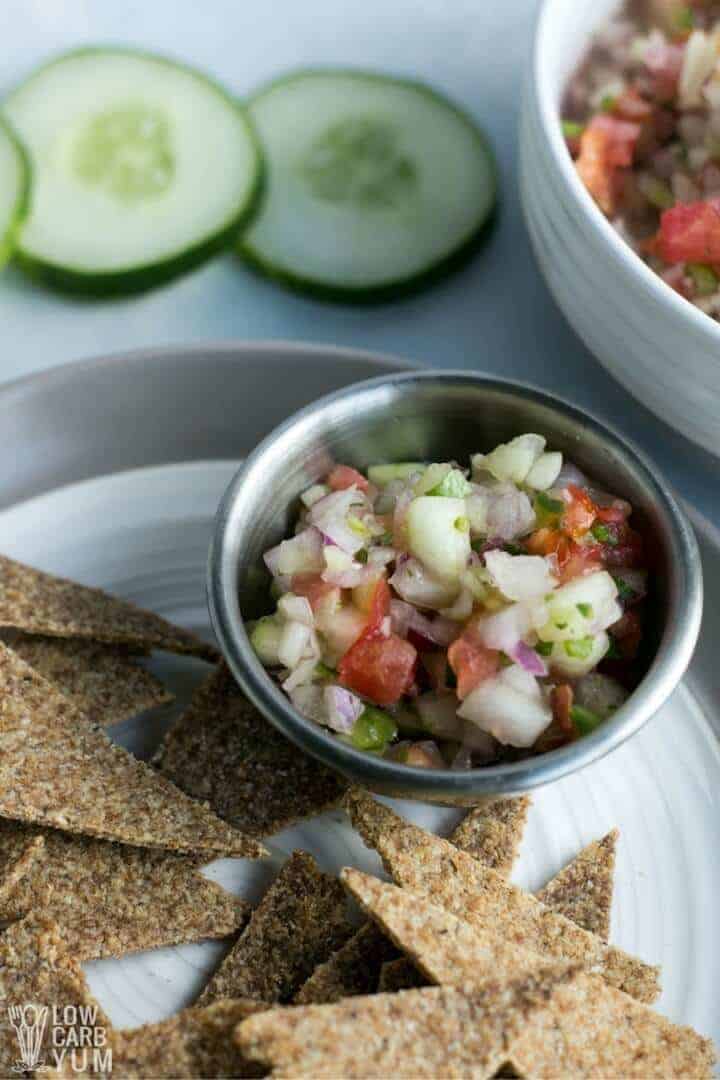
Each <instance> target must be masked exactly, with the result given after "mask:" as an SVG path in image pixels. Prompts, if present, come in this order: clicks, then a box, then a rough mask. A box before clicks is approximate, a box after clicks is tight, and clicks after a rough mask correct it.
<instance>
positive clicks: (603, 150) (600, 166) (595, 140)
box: [575, 126, 615, 214]
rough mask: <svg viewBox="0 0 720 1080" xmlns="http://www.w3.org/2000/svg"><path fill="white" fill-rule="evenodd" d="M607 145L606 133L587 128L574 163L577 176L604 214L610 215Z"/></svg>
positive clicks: (612, 202)
mask: <svg viewBox="0 0 720 1080" xmlns="http://www.w3.org/2000/svg"><path fill="white" fill-rule="evenodd" d="M609 145H610V137H609V135H608V133H607V132H606V131H602V130H600V129H598V128H593V127H592V126H588V127H586V128H585V130H584V131H583V133H582V135H581V136H580V153H579V154H578V156H577V159H576V161H575V168H576V169H577V171H578V176H579V177H580V179H581V180H582V182H583V184H584V185H585V187H586V188H587V190H588V191H589V192H590V194H591V195H592V197H593V199H594V200H595V202H596V203H597V204H598V206H599V207H600V209H601V210H602V211H603V213H604V214H611V213H612V212H613V207H614V205H615V192H614V185H613V168H612V166H611V165H610V162H609V160H608V147H609Z"/></svg>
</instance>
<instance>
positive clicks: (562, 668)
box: [548, 630, 610, 679]
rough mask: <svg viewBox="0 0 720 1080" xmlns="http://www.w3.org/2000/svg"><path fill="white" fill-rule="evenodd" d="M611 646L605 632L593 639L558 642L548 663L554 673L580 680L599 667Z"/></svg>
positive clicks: (554, 645)
mask: <svg viewBox="0 0 720 1080" xmlns="http://www.w3.org/2000/svg"><path fill="white" fill-rule="evenodd" d="M609 646H610V638H609V637H608V636H607V634H606V633H605V631H604V630H603V631H602V632H601V633H599V634H596V635H595V637H591V638H579V639H577V640H575V641H556V642H554V644H553V649H552V652H551V654H550V656H549V658H548V662H549V664H550V668H551V669H552V670H553V671H556V672H558V673H559V674H561V675H567V676H568V677H569V678H571V679H579V678H581V677H582V676H583V675H587V674H588V673H589V672H590V671H592V670H593V668H595V667H597V665H598V664H599V663H600V661H601V660H602V658H603V657H604V656H605V653H606V652H607V651H608V648H609ZM568 647H569V649H570V651H569V652H568Z"/></svg>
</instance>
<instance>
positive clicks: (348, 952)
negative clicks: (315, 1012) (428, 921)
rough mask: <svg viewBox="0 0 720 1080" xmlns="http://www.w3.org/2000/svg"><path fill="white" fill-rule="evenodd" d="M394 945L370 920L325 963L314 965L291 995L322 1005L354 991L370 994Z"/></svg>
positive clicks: (394, 954)
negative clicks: (310, 972) (305, 980)
mask: <svg viewBox="0 0 720 1080" xmlns="http://www.w3.org/2000/svg"><path fill="white" fill-rule="evenodd" d="M396 957H397V949H396V948H395V947H394V945H392V944H391V942H390V941H389V940H388V938H387V937H386V936H385V934H383V933H382V932H381V931H380V930H378V928H377V927H376V926H375V924H374V923H372V922H367V923H365V925H364V926H361V927H360V929H359V930H357V931H356V932H355V933H354V934H353V936H352V937H351V938H349V940H348V941H346V942H345V944H344V945H342V946H341V947H340V948H339V949H338V950H337V951H336V952H334V953H333V954H332V956H331V957H330V958H329V959H328V960H326V961H325V963H323V964H320V965H318V967H316V968H315V970H314V971H313V973H312V975H311V976H310V978H309V979H308V980H307V982H305V983H303V985H302V986H301V987H300V990H299V991H298V993H297V994H296V996H295V1001H296V1003H297V1004H298V1005H326V1004H328V1003H329V1002H331V1001H340V1000H341V999H342V998H345V997H352V996H353V995H357V994H372V993H374V992H375V990H376V989H377V986H378V978H379V975H380V971H381V969H382V968H383V967H384V966H385V961H386V960H390V959H391V958H396Z"/></svg>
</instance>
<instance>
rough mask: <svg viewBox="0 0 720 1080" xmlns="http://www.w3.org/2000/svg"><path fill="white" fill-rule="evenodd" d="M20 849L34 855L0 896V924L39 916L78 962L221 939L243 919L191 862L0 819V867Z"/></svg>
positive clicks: (245, 913) (244, 907)
mask: <svg viewBox="0 0 720 1080" xmlns="http://www.w3.org/2000/svg"><path fill="white" fill-rule="evenodd" d="M21 842H24V843H25V844H26V845H27V844H32V843H36V844H39V845H41V850H40V853H39V855H38V857H37V858H36V859H35V860H34V862H33V864H32V865H31V866H30V868H29V869H28V870H27V872H26V873H25V875H24V876H23V878H22V879H21V880H20V881H19V882H18V884H17V885H16V886H15V889H14V890H13V892H12V894H11V895H10V897H9V898H8V899H7V900H5V901H3V896H2V892H0V922H2V921H6V922H7V921H11V920H12V919H14V918H18V917H20V916H21V915H25V914H27V913H28V912H30V911H33V910H35V911H38V912H40V913H42V915H44V916H46V917H47V918H51V919H54V920H55V922H57V924H58V926H59V929H60V933H61V934H62V937H63V940H64V941H65V944H66V945H67V946H68V948H70V949H71V950H72V952H73V955H74V956H76V957H77V958H78V959H79V960H96V959H98V958H100V957H109V956H123V955H124V954H125V953H128V952H138V951H140V950H141V949H156V948H159V947H160V946H162V945H179V944H182V943H185V942H189V941H201V940H203V939H206V938H221V937H226V936H228V935H229V934H232V933H235V932H236V931H237V930H238V929H239V928H240V927H241V926H244V924H245V923H246V922H247V920H248V918H249V916H250V906H249V905H248V904H247V903H245V901H243V900H239V899H238V898H237V897H235V896H233V895H232V893H229V892H227V891H226V890H225V889H223V888H221V887H220V885H217V884H216V883H215V882H214V881H209V880H208V879H207V878H206V877H203V875H202V874H200V873H199V872H198V869H197V867H198V860H197V859H191V858H187V857H185V856H183V855H175V854H171V853H169V852H165V851H152V850H150V849H148V848H133V847H127V846H126V845H124V844H113V843H110V842H109V841H106V840H91V839H89V838H87V837H84V836H71V835H70V834H69V833H61V832H58V831H57V830H50V829H47V830H43V831H42V832H40V831H39V830H38V829H36V828H35V827H28V826H23V825H18V824H17V823H16V822H11V821H2V820H0V865H1V864H2V861H3V857H4V856H5V855H6V854H7V852H8V851H10V850H12V849H13V848H16V847H17V845H18V844H19V843H21Z"/></svg>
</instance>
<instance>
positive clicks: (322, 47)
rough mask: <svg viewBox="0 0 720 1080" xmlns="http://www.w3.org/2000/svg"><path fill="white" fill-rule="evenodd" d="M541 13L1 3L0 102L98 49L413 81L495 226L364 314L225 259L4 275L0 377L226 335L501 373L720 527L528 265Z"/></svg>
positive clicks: (665, 441)
mask: <svg viewBox="0 0 720 1080" xmlns="http://www.w3.org/2000/svg"><path fill="white" fill-rule="evenodd" d="M578 2H580V0H578ZM538 6H539V4H538V3H537V0H512V2H510V3H507V4H495V3H491V2H489V0H453V2H452V3H448V2H447V0H392V2H391V3H388V2H387V0H364V2H363V3H362V4H358V3H354V2H353V3H349V2H347V0H304V2H303V3H302V4H300V3H298V2H297V0H271V2H269V3H268V2H265V3H261V2H259V0H241V2H237V0H209V2H207V3H204V4H199V3H197V0H152V2H151V3H147V2H142V3H141V2H132V3H131V2H123V0H4V2H3V4H2V9H1V10H0V38H1V39H2V41H3V44H4V53H5V62H4V65H3V75H2V82H3V84H4V85H3V89H4V90H6V89H8V88H9V87H11V86H12V85H13V83H15V82H16V81H17V80H19V79H21V78H23V77H24V75H25V74H26V73H27V72H28V71H29V70H30V69H31V68H32V67H33V66H34V65H36V64H37V63H39V62H40V61H42V60H43V59H45V58H47V57H48V56H49V55H51V54H53V53H55V52H58V51H62V50H64V49H68V48H72V47H76V46H78V45H82V44H99V43H126V44H132V45H136V46H141V47H144V48H147V49H152V50H157V51H160V52H164V53H168V54H170V55H172V56H176V57H177V58H179V59H181V60H185V61H187V62H188V63H191V64H193V65H197V66H198V67H200V68H202V69H204V70H206V71H207V72H208V73H209V74H211V75H214V76H215V77H216V78H218V79H220V80H221V81H222V82H224V83H225V85H226V86H227V87H228V88H229V89H230V90H231V91H234V92H236V93H237V94H239V95H245V94H247V93H248V92H249V91H251V90H252V89H253V88H255V87H256V86H258V85H259V84H261V83H262V82H264V81H265V80H267V79H269V78H271V77H274V76H277V75H280V74H283V73H285V72H286V71H288V70H291V69H293V68H297V67H305V66H311V65H316V64H319V65H332V66H340V67H345V66H359V67H363V68H370V69H379V70H381V71H386V72H389V73H394V74H398V75H404V76H410V77H413V78H420V79H422V80H424V81H426V82H428V83H429V84H431V85H432V86H433V87H434V88H436V89H438V90H439V91H441V92H443V93H445V94H447V95H448V96H449V97H450V98H452V99H454V100H455V101H457V102H458V103H459V104H460V105H461V106H463V107H464V108H465V109H466V110H467V111H468V112H469V113H470V114H471V116H472V117H473V118H474V119H475V120H476V121H477V122H478V123H479V124H480V125H481V126H482V127H483V128H484V129H485V131H486V132H487V133H488V135H489V136H490V138H491V140H492V142H493V145H494V148H495V151H496V155H497V158H498V163H499V169H500V215H499V222H498V225H497V227H496V228H495V230H494V232H493V233H492V235H491V237H490V239H489V241H488V242H487V243H486V245H485V246H484V248H483V249H482V250H481V251H480V253H479V254H478V255H477V256H476V257H475V258H474V259H473V260H472V261H471V262H470V264H469V265H467V266H466V267H465V268H464V269H462V270H461V271H460V272H459V273H457V274H455V275H454V276H452V277H450V278H448V279H446V280H445V281H443V282H441V283H440V284H438V285H435V286H434V287H432V288H430V289H428V290H426V291H423V292H421V293H420V294H418V295H416V296H414V297H412V298H410V299H405V300H399V301H395V302H393V303H391V304H383V305H374V306H369V307H361V308H357V307H353V306H349V305H343V304H328V303H323V302H319V301H316V300H313V299H308V298H304V297H301V296H297V295H294V294H292V293H289V292H286V291H284V290H283V289H281V288H279V287H278V286H277V285H275V284H273V283H272V282H270V281H267V280H264V279H261V278H259V277H257V276H256V275H255V274H253V273H252V272H251V271H249V270H248V269H246V268H245V267H244V266H243V265H242V264H241V263H240V261H239V260H238V259H237V258H236V257H235V256H234V255H232V254H227V255H222V256H220V257H218V258H216V259H214V260H212V261H211V262H210V263H208V264H207V265H206V266H205V267H203V268H201V269H200V270H197V271H195V272H193V273H192V274H190V275H189V276H187V277H184V278H181V279H180V280H179V281H177V282H175V283H172V284H170V285H168V286H165V287H163V288H160V289H158V290H156V291H153V292H150V293H147V294H144V295H141V296H135V297H130V298H128V299H122V300H100V301H96V300H80V299H72V298H68V297H65V296H62V295H60V294H55V293H52V292H50V291H47V290H45V289H44V288H42V287H41V286H39V285H36V284H34V283H33V282H31V281H30V280H29V279H27V278H26V277H24V276H23V275H22V274H21V273H20V272H19V271H18V270H17V269H16V268H14V267H12V266H10V267H7V268H5V270H4V271H3V272H2V274H1V275H0V328H1V330H0V332H1V334H2V338H1V340H2V364H1V366H0V380H2V381H3V382H4V381H8V380H11V379H14V378H17V377H19V376H23V375H28V374H31V373H34V372H38V371H41V370H43V369H47V368H50V367H53V366H55V365H57V364H61V363H65V362H68V361H72V360H78V359H82V358H84V357H90V356H97V355H105V354H107V353H109V352H121V351H123V350H128V349H133V348H136V347H141V346H149V345H166V344H187V343H191V342H197V341H208V340H211V341H217V340H226V339H229V338H242V339H267V338H281V339H304V340H311V341H319V342H333V343H338V344H343V345H354V346H358V347H362V348H366V349H371V350H377V351H383V352H390V353H395V354H398V355H401V356H403V357H406V358H408V359H410V360H413V361H416V362H418V363H421V364H426V365H432V366H438V367H463V368H472V369H478V370H486V371H492V372H498V373H502V374H504V375H507V376H511V377H515V378H519V379H525V380H528V381H532V382H535V383H538V384H542V385H544V386H546V387H548V388H550V389H553V390H555V391H556V392H558V393H560V394H561V395H564V396H566V397H569V398H571V399H573V400H574V401H575V402H577V403H579V404H582V405H585V406H586V407H588V408H590V409H592V410H593V411H595V412H597V413H598V414H600V415H601V416H603V417H604V418H605V419H607V420H610V421H611V422H613V423H615V424H616V425H617V426H619V427H621V428H622V429H624V430H625V432H626V433H627V434H629V435H631V436H632V437H633V438H635V439H636V440H637V441H638V442H639V443H641V444H642V445H643V446H644V447H645V448H646V449H647V450H648V451H650V452H651V453H652V454H653V456H654V457H655V459H656V460H657V461H658V462H659V464H660V465H661V466H662V467H663V468H664V469H665V470H666V472H667V474H668V476H669V477H670V478H671V479H672V480H673V481H674V482H675V484H676V486H677V487H678V488H679V490H680V491H681V493H682V494H683V495H684V496H685V497H686V498H689V499H691V500H692V501H694V502H695V503H696V504H697V505H698V506H699V507H700V508H701V509H702V510H703V511H704V512H705V513H706V514H708V515H709V516H712V517H713V518H714V520H715V521H716V522H717V523H718V524H720V509H718V510H716V509H715V507H714V505H713V504H714V493H715V488H716V481H715V476H716V465H715V463H714V462H713V461H712V460H711V459H710V458H709V456H706V455H705V454H704V453H703V452H702V451H701V450H698V449H696V448H694V447H692V446H691V445H690V444H689V443H687V442H685V440H684V439H683V438H682V437H681V436H679V435H677V434H675V433H674V432H673V431H671V430H670V429H669V428H666V427H665V426H664V425H663V424H662V423H661V422H659V421H657V420H656V419H654V418H653V417H652V416H651V415H650V414H649V413H648V412H646V411H645V410H644V409H643V407H642V406H641V405H639V404H638V403H637V402H635V401H633V400H632V399H630V398H629V397H628V396H627V395H626V393H625V392H624V391H623V390H622V389H621V388H620V387H618V386H617V385H616V384H615V383H614V382H612V380H611V379H610V377H609V376H608V375H607V374H606V373H605V372H604V371H603V370H602V368H601V367H600V366H599V365H598V364H597V363H596V362H595V361H594V359H593V358H592V357H591V356H590V355H589V353H588V352H587V351H586V350H585V348H584V347H583V346H582V345H581V343H580V342H579V341H578V339H577V338H576V337H575V336H574V334H573V333H572V331H571V330H570V329H569V328H568V326H567V325H566V323H565V322H564V320H563V318H562V317H561V316H560V314H559V313H558V311H557V310H556V308H555V307H554V304H553V301H552V299H551V297H550V295H549V293H548V292H547V290H546V288H545V286H544V283H543V281H542V279H541V277H540V275H539V273H538V271H537V268H536V266H535V263H534V260H533V256H532V253H531V250H530V246H529V241H528V238H527V234H526V231H525V227H524V223H523V220H522V215H521V211H520V206H519V200H518V192H517V180H516V128H517V119H518V113H519V106H520V100H521V94H522V84H523V76H524V73H525V71H526V69H527V64H528V61H529V53H530V45H531V39H532V31H533V24H534V20H535V17H536V13H537V8H538ZM198 198H202V191H199V192H198Z"/></svg>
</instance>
